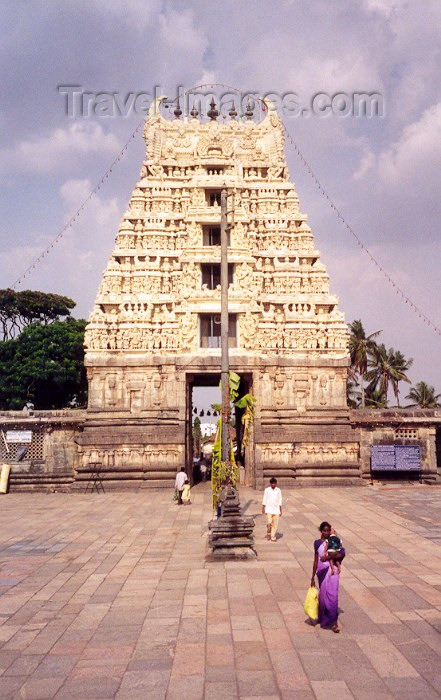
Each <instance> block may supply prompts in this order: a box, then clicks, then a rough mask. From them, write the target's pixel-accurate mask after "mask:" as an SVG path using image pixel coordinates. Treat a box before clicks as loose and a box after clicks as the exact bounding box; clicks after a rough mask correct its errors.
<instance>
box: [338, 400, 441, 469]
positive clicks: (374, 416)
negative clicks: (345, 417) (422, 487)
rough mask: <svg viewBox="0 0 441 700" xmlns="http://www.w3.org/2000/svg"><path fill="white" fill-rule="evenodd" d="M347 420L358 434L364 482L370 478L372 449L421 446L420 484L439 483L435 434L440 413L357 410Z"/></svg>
mask: <svg viewBox="0 0 441 700" xmlns="http://www.w3.org/2000/svg"><path fill="white" fill-rule="evenodd" d="M350 418H351V424H352V427H353V429H354V431H355V432H356V433H358V440H359V445H360V475H361V477H362V478H363V479H364V480H369V479H370V478H371V473H370V448H371V446H372V445H385V444H389V445H390V444H400V445H420V446H421V462H422V478H423V481H426V482H435V481H437V480H438V479H439V477H440V475H441V465H440V464H438V463H437V451H436V433H437V429H438V430H439V429H440V427H441V409H387V410H383V411H381V410H378V411H372V410H360V409H359V410H354V411H351V412H350ZM380 478H381V477H380ZM383 478H386V475H383Z"/></svg>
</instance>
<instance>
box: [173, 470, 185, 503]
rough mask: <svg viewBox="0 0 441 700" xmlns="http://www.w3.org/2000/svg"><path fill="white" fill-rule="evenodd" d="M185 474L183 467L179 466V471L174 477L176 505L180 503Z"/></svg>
mask: <svg viewBox="0 0 441 700" xmlns="http://www.w3.org/2000/svg"><path fill="white" fill-rule="evenodd" d="M186 478H187V474H186V473H185V467H181V471H180V472H178V473H177V474H176V479H175V489H176V491H177V492H178V505H179V506H181V505H182V491H183V490H184V484H185V480H186Z"/></svg>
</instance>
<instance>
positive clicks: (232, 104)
mask: <svg viewBox="0 0 441 700" xmlns="http://www.w3.org/2000/svg"><path fill="white" fill-rule="evenodd" d="M228 114H229V115H230V117H231V119H235V118H236V117H237V111H236V105H235V104H234V101H233V102H232V103H231V109H230V111H229V112H228Z"/></svg>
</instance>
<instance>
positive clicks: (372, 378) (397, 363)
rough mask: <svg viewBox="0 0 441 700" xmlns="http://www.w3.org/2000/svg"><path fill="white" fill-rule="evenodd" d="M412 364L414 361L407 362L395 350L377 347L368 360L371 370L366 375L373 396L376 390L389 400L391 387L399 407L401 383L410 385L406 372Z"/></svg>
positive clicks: (382, 345)
mask: <svg viewBox="0 0 441 700" xmlns="http://www.w3.org/2000/svg"><path fill="white" fill-rule="evenodd" d="M412 363H413V359H411V358H409V359H408V360H406V358H405V357H404V355H403V354H402V353H401V352H400V351H399V350H394V349H393V348H389V350H388V349H387V348H386V346H385V345H384V344H383V343H381V344H380V345H377V346H376V347H375V348H374V349H373V350H372V351H371V353H370V357H369V358H368V367H370V369H369V370H368V371H367V372H366V375H365V376H366V379H367V381H368V382H369V384H368V387H367V388H368V390H369V392H370V393H371V395H372V394H373V392H374V391H375V390H378V391H380V393H381V394H382V395H383V396H384V397H385V399H386V400H387V395H388V391H389V387H390V386H392V388H393V392H394V394H395V397H396V399H397V404H398V406H399V405H400V402H399V382H401V381H404V382H409V383H410V379H409V377H408V376H407V375H406V372H407V370H408V369H409V367H411V365H412Z"/></svg>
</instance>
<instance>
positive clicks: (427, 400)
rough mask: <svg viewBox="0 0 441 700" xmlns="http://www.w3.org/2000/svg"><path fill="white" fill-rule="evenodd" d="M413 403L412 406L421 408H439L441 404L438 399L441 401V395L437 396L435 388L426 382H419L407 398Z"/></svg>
mask: <svg viewBox="0 0 441 700" xmlns="http://www.w3.org/2000/svg"><path fill="white" fill-rule="evenodd" d="M406 399H410V400H411V401H413V403H411V404H409V408H410V407H411V406H419V407H420V408H438V407H439V406H440V405H441V404H440V403H439V402H438V399H441V394H435V387H433V386H429V385H428V384H426V382H418V384H416V385H415V386H414V387H412V389H411V390H410V391H409V393H408V394H407V396H406Z"/></svg>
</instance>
